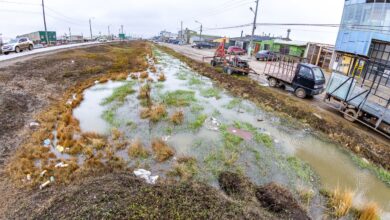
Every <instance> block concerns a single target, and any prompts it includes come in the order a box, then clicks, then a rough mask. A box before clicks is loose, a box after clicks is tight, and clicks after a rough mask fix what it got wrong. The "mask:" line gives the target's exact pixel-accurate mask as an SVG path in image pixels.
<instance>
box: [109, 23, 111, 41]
mask: <svg viewBox="0 0 390 220" xmlns="http://www.w3.org/2000/svg"><path fill="white" fill-rule="evenodd" d="M108 39H109V40H111V35H110V25H108Z"/></svg>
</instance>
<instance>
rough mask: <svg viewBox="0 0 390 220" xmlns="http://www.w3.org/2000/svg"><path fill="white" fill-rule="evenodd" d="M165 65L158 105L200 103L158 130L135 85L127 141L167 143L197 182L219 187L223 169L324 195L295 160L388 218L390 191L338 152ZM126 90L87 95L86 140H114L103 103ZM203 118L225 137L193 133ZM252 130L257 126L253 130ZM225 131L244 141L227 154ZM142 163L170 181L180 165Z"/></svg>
mask: <svg viewBox="0 0 390 220" xmlns="http://www.w3.org/2000/svg"><path fill="white" fill-rule="evenodd" d="M158 60H159V63H158V64H157V65H156V67H157V69H158V70H160V71H162V72H163V73H164V74H165V76H166V78H167V80H166V81H165V82H155V83H152V93H151V96H152V99H153V102H154V103H159V102H163V101H164V98H163V97H164V95H166V93H167V92H174V93H175V92H176V93H177V91H178V90H185V91H191V92H193V93H194V97H195V99H196V100H197V101H194V102H191V103H190V105H189V106H181V107H174V106H167V111H168V115H171V114H172V113H173V112H175V111H183V112H184V122H183V124H182V125H177V126H174V125H173V124H172V123H171V122H170V121H169V118H165V119H164V120H162V121H160V122H158V123H152V122H150V121H149V120H148V119H141V118H140V108H141V103H140V101H139V99H137V95H138V90H139V87H140V86H141V85H142V83H139V82H138V83H136V84H135V85H134V86H133V89H134V90H135V91H136V93H134V94H131V95H129V96H128V97H126V101H125V102H124V103H123V104H122V105H121V106H118V107H117V108H116V111H115V113H114V114H115V118H116V119H117V121H118V124H117V127H118V129H119V130H120V131H122V132H124V135H125V137H126V139H128V140H134V139H136V138H138V139H140V140H142V142H143V144H144V145H145V147H146V148H147V149H148V150H150V151H151V142H152V140H153V138H161V137H165V138H166V139H167V143H168V144H169V145H170V146H172V147H173V148H175V151H176V154H175V157H176V158H177V157H181V156H191V157H194V158H195V159H196V160H197V161H198V164H199V173H198V177H197V178H199V179H201V180H204V181H207V182H208V183H209V184H211V185H215V186H216V185H217V184H216V177H215V173H216V172H218V171H220V169H234V170H238V171H241V172H243V173H244V174H246V175H248V176H249V177H250V178H251V179H252V181H254V182H255V183H257V184H264V183H268V182H270V181H276V182H279V183H282V184H284V185H286V186H289V187H290V188H291V189H292V190H294V188H295V187H297V186H299V185H305V186H308V187H310V188H315V189H317V190H318V189H319V188H321V186H319V185H318V184H317V182H316V181H314V180H315V178H312V177H310V178H309V179H305V178H304V177H302V176H299V175H297V174H296V172H295V171H294V169H293V168H292V167H291V166H290V165H289V162H288V160H287V159H288V158H289V157H290V156H296V157H298V158H300V159H302V160H303V161H305V162H307V163H308V164H309V165H310V167H311V168H312V169H313V171H314V172H315V174H316V175H317V176H318V177H319V179H320V183H321V185H322V186H323V187H325V188H327V189H330V190H331V189H334V188H335V187H337V186H341V187H346V188H349V189H352V190H356V194H357V195H358V196H357V197H356V198H355V202H356V203H358V202H364V201H375V202H376V203H378V205H379V206H380V207H381V208H382V209H383V210H384V211H385V213H384V215H387V214H388V212H389V211H390V203H389V201H390V188H389V187H387V186H386V185H385V184H384V183H382V182H381V181H380V180H378V178H377V177H376V176H374V175H373V174H372V173H370V172H368V171H364V170H361V169H359V168H358V167H357V165H355V164H354V162H353V161H352V159H351V158H350V157H349V156H348V155H347V154H346V153H344V152H343V151H342V150H340V149H339V148H338V147H337V146H336V145H334V144H332V143H329V142H327V141H324V140H322V139H321V138H319V137H317V136H315V135H313V134H310V133H308V132H306V131H304V130H303V129H302V130H301V129H299V130H297V129H296V128H292V127H291V126H289V125H288V124H285V123H283V122H282V120H281V119H279V118H276V117H274V116H272V115H269V114H267V113H265V112H263V111H262V110H261V109H259V108H257V107H256V106H255V105H254V104H253V103H251V102H248V101H242V100H240V99H237V98H234V97H232V96H230V95H229V94H228V93H226V92H225V91H222V90H220V89H218V88H216V87H215V86H213V84H212V82H211V81H210V80H209V79H207V78H204V77H202V76H200V75H198V74H196V73H195V72H193V71H192V70H191V69H190V68H189V67H188V66H187V65H185V64H184V63H182V62H180V61H179V60H177V59H174V58H172V57H170V56H168V55H166V54H162V53H159V56H158ZM149 75H150V76H151V77H152V78H153V79H154V80H155V81H156V79H157V77H156V75H155V74H153V73H151V72H149ZM123 84H124V82H111V81H110V82H107V83H104V84H98V85H95V86H93V87H91V88H89V89H87V90H86V91H85V92H84V101H83V102H82V103H81V105H80V106H79V107H77V108H76V109H74V116H75V117H76V118H77V119H78V120H79V121H80V127H81V130H82V131H83V132H97V133H100V134H109V133H110V124H109V123H107V122H106V121H105V120H104V119H103V118H102V114H103V112H104V111H105V110H107V109H108V108H110V106H102V105H101V103H102V101H103V100H104V99H105V98H107V97H109V96H110V95H111V94H112V93H113V91H114V89H115V88H118V87H120V86H122V85H123ZM202 115H205V116H206V119H207V120H211V121H212V120H213V119H210V118H211V117H213V118H215V120H217V121H218V123H220V124H221V128H220V130H219V131H213V130H210V129H207V126H206V125H203V126H200V127H199V128H196V129H193V128H192V127H191V125H192V124H193V123H194V122H195V121H196V120H197V119H199V117H200V116H202ZM245 123H249V124H250V125H251V127H250V129H248V127H247V124H245ZM193 126H195V125H193ZM240 127H241V128H240ZM223 129H225V130H226V133H228V134H230V135H233V134H232V133H235V132H238V133H239V134H240V135H241V136H242V137H243V139H242V140H241V141H240V142H239V143H236V144H232V145H229V146H228V145H227V144H226V143H225V142H226V137H225V136H224V135H226V133H224V132H223ZM249 130H251V131H249ZM256 134H257V135H256ZM267 134H269V135H270V137H271V139H270V140H271V141H270V142H265V141H264V140H262V142H261V141H260V142H259V141H256V140H257V139H256V138H260V139H261V138H265V139H266V137H268V135H267ZM266 140H267V139H266ZM233 141H234V140H233ZM117 155H119V156H120V157H122V158H123V159H124V160H126V161H128V162H129V164H130V165H131V164H136V162H135V161H134V160H130V159H129V158H128V155H127V151H126V150H121V151H119V152H117ZM138 163H140V164H148V165H149V166H150V170H151V171H152V173H158V174H159V175H160V176H164V175H165V174H166V171H167V170H169V169H170V167H172V165H173V164H174V163H175V159H171V160H169V161H168V162H165V163H156V162H154V160H153V159H152V158H148V159H145V160H141V161H138Z"/></svg>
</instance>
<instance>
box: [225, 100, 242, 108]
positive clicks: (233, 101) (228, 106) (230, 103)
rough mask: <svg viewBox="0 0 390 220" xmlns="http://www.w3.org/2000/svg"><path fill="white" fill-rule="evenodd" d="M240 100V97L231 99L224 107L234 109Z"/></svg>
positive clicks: (239, 103)
mask: <svg viewBox="0 0 390 220" xmlns="http://www.w3.org/2000/svg"><path fill="white" fill-rule="evenodd" d="M241 102H242V101H241V100H240V99H233V100H231V101H230V102H229V103H228V104H226V105H225V106H224V107H225V108H227V109H234V108H236V107H238V106H240V105H241Z"/></svg>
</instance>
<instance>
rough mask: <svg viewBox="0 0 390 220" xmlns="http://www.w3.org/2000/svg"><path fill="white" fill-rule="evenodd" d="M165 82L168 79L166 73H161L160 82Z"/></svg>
mask: <svg viewBox="0 0 390 220" xmlns="http://www.w3.org/2000/svg"><path fill="white" fill-rule="evenodd" d="M165 80H167V78H166V77H165V75H164V73H160V75H158V81H159V82H164V81H165Z"/></svg>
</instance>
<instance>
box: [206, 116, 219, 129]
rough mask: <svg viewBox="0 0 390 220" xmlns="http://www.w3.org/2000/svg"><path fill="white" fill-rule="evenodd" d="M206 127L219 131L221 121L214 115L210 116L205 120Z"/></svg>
mask: <svg viewBox="0 0 390 220" xmlns="http://www.w3.org/2000/svg"><path fill="white" fill-rule="evenodd" d="M205 124H206V128H207V129H209V130H212V131H218V130H219V127H220V126H221V123H220V122H219V121H218V120H217V119H216V118H214V117H211V118H208V119H207V120H206V122H205Z"/></svg>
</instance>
